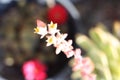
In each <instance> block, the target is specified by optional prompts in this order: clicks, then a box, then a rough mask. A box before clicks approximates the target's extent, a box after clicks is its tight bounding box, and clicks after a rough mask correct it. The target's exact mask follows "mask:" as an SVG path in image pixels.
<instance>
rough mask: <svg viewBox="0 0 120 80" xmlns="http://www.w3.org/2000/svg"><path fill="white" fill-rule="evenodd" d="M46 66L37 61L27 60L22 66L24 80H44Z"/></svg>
mask: <svg viewBox="0 0 120 80" xmlns="http://www.w3.org/2000/svg"><path fill="white" fill-rule="evenodd" d="M46 70H47V68H46V66H45V65H44V64H42V63H41V62H40V61H38V60H29V61H27V62H25V63H24V64H23V66H22V72H23V75H24V77H25V80H46V78H47V73H46Z"/></svg>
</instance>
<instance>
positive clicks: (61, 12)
mask: <svg viewBox="0 0 120 80" xmlns="http://www.w3.org/2000/svg"><path fill="white" fill-rule="evenodd" d="M67 18H68V13H67V11H66V9H65V8H64V7H63V6H61V5H59V4H57V5H55V6H54V7H53V8H50V9H49V10H48V20H49V21H53V22H54V23H57V24H64V23H65V22H66V21H67Z"/></svg>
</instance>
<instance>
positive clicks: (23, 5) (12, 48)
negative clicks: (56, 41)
mask: <svg viewBox="0 0 120 80" xmlns="http://www.w3.org/2000/svg"><path fill="white" fill-rule="evenodd" d="M36 19H40V20H42V21H44V22H46V24H47V23H49V22H50V21H53V22H55V23H58V28H59V29H60V30H61V32H62V33H68V35H69V36H68V39H72V40H73V42H74V43H73V46H74V47H75V48H77V47H80V48H82V55H83V56H90V57H91V58H93V56H91V55H94V54H89V53H88V52H89V50H88V48H86V45H85V47H84V46H83V45H84V44H82V43H81V42H79V41H81V40H83V39H84V38H83V36H82V37H81V35H78V36H76V34H84V36H87V37H90V35H89V30H91V28H94V27H96V26H100V27H101V26H102V29H103V27H105V30H107V32H109V33H110V34H112V36H114V37H115V38H116V39H117V40H118V43H117V44H119V39H120V22H119V20H120V1H119V0H0V76H1V79H0V80H24V76H23V73H22V65H23V64H24V63H25V62H27V61H29V60H33V59H37V60H38V61H40V62H42V63H43V64H44V65H45V66H46V67H47V71H46V74H47V78H46V79H48V80H72V78H71V75H72V71H71V67H70V66H69V65H68V62H69V61H70V59H67V58H66V56H65V55H64V54H59V55H56V54H55V49H54V48H53V47H46V42H45V39H42V40H40V39H39V36H38V35H36V34H34V30H33V29H34V28H35V27H36V26H37V25H36ZM116 22H117V23H116ZM98 23H101V24H102V25H101V24H98ZM92 32H94V31H92ZM98 33H99V34H102V32H101V31H98ZM102 36H103V35H102ZM79 37H81V38H82V39H81V38H80V39H79V40H78V38H79ZM106 37H107V36H106ZM97 38H98V37H95V40H96V39H97ZM101 39H104V37H102V38H101ZM101 39H100V40H101ZM76 40H77V42H76ZM93 40H94V39H93ZM109 40H112V39H111V38H110V39H109ZM103 41H104V40H103ZM101 43H102V42H101ZM87 44H88V46H87V47H89V46H91V44H89V43H87ZM95 44H96V43H95ZM101 46H103V45H101ZM109 46H111V45H109ZM94 47H95V48H96V47H97V46H94ZM118 47H119V46H118ZM89 48H90V47H89ZM91 49H92V50H94V48H91ZM100 51H101V49H100ZM115 51H116V50H115ZM108 52H111V51H110V50H108ZM93 53H94V52H93ZM95 53H97V54H98V52H97V51H96V52H95ZM104 53H105V54H106V53H107V52H104ZM113 53H114V52H111V53H108V55H106V56H109V54H113ZM116 54H118V55H119V54H120V50H119V51H118V52H117V53H116ZM99 56H100V55H99V54H98V55H97V57H99ZM115 56H117V55H115ZM94 57H96V56H94ZM106 59H107V61H108V63H107V67H109V62H110V61H109V60H110V59H111V57H110V58H109V57H107V58H106ZM100 60H103V62H104V59H102V57H100ZM117 61H118V63H116V64H120V62H119V60H117ZM93 62H94V63H95V66H96V65H98V64H96V63H99V62H96V59H93ZM113 63H114V62H113ZM100 65H102V63H100V64H99V65H98V66H100ZM111 65H112V64H111ZM118 66H119V65H118ZM103 67H104V66H103ZM110 67H111V66H110ZM112 68H113V66H112ZM100 70H101V69H98V68H96V71H95V72H96V74H98V75H100V76H99V77H98V80H119V79H120V78H118V76H119V75H120V69H118V68H117V70H118V71H117V73H118V75H117V77H115V78H114V77H111V78H108V76H107V77H106V76H104V75H106V74H107V72H106V74H104V75H101V74H102V73H103V72H102V71H100ZM111 70H113V69H111V68H110V70H109V74H110V76H112V71H111ZM113 72H114V70H113ZM100 73H101V74H100ZM117 73H116V74H117ZM116 74H115V76H116ZM119 77H120V76H119ZM2 78H3V79H2ZM73 80H80V79H79V78H78V77H77V79H73Z"/></svg>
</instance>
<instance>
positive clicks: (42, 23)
mask: <svg viewBox="0 0 120 80" xmlns="http://www.w3.org/2000/svg"><path fill="white" fill-rule="evenodd" d="M37 26H38V27H45V26H46V24H45V23H44V22H43V21H41V20H38V19H37Z"/></svg>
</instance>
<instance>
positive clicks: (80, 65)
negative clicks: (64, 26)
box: [34, 20, 96, 80]
mask: <svg viewBox="0 0 120 80" xmlns="http://www.w3.org/2000/svg"><path fill="white" fill-rule="evenodd" d="M34 30H35V32H34V33H37V34H39V35H40V36H41V37H40V38H43V37H46V38H47V40H46V42H47V45H46V46H50V45H53V46H54V47H55V48H56V54H59V53H60V52H61V51H62V52H63V53H64V54H65V55H66V57H67V58H70V57H74V67H73V71H76V70H80V72H81V77H82V79H83V80H95V79H96V77H95V74H91V73H92V71H93V70H94V65H93V63H92V61H91V60H90V58H88V57H87V58H84V57H82V56H81V50H80V49H79V48H77V49H74V48H73V46H72V40H65V39H66V37H67V35H68V34H67V33H65V34H62V33H60V30H59V29H57V24H56V23H55V24H54V23H53V22H52V21H51V23H50V24H48V25H46V24H45V23H44V22H42V21H41V20H37V27H36V28H34Z"/></svg>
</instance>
